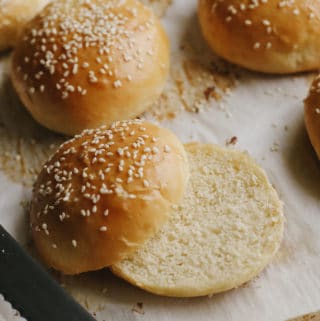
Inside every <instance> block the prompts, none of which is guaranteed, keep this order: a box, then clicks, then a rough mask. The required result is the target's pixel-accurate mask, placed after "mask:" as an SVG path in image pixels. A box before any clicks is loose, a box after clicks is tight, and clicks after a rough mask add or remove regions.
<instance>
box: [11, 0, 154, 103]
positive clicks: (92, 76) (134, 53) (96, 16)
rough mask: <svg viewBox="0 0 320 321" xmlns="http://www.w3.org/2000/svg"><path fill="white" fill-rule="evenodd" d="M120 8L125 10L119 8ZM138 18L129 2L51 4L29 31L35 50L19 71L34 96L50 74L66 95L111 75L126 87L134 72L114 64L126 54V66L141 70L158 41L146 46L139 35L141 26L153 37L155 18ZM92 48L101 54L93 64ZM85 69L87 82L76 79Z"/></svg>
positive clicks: (67, 0) (98, 0) (99, 0)
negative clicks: (90, 61)
mask: <svg viewBox="0 0 320 321" xmlns="http://www.w3.org/2000/svg"><path fill="white" fill-rule="evenodd" d="M118 7H121V11H123V10H124V11H125V12H124V13H122V12H121V11H120V10H117V8H118ZM137 17H138V15H137V8H136V7H135V6H134V5H132V4H130V3H128V4H126V1H125V0H123V1H116V0H112V1H103V0H96V1H93V0H79V1H78V5H77V6H74V2H73V1H72V0H65V1H57V2H53V3H51V4H50V5H49V6H48V7H47V9H46V10H45V11H44V12H43V13H42V14H40V18H41V24H38V25H37V26H36V27H34V28H32V29H30V30H28V31H27V32H26V34H25V36H24V38H23V41H24V42H26V43H27V44H29V45H30V47H31V48H32V49H33V51H31V52H32V53H31V54H30V55H29V56H25V57H23V59H22V63H21V64H20V65H19V66H18V67H17V69H16V70H17V72H19V73H21V74H22V77H23V79H24V81H26V82H27V81H28V87H29V88H28V92H29V94H31V95H33V94H35V92H36V88H39V91H40V92H41V93H43V92H44V90H45V87H44V84H42V83H40V84H39V82H41V79H42V77H43V76H44V75H47V76H48V75H49V76H50V75H51V76H55V78H58V79H57V84H56V87H55V89H56V90H57V91H58V92H59V94H60V97H61V99H68V98H70V97H71V96H72V95H81V96H84V95H86V94H87V93H88V90H89V89H90V87H91V86H94V85H95V84H97V83H99V82H102V83H105V79H106V78H107V79H108V78H109V80H110V82H111V84H112V85H113V87H114V88H116V89H117V88H121V87H122V86H123V82H124V81H131V80H132V76H131V75H130V74H127V75H126V74H124V75H123V74H120V73H119V72H118V71H117V69H116V68H115V66H114V65H113V64H112V63H113V62H115V61H117V64H119V63H120V62H119V58H118V57H122V62H123V63H124V64H129V63H130V64H134V65H135V66H136V69H137V70H141V69H143V66H144V65H145V60H146V59H150V58H148V57H151V56H154V51H155V48H154V47H153V44H152V41H151V42H148V43H149V44H150V45H149V46H146V47H145V48H143V49H142V48H141V47H140V46H139V45H138V44H137V40H136V36H135V35H136V33H137V30H139V31H140V32H145V33H146V37H149V36H150V35H151V33H150V32H149V31H150V30H151V29H152V28H153V25H154V23H153V16H150V17H147V18H146V19H144V20H142V19H141V21H140V18H139V19H138V18H137ZM132 21H134V23H132ZM132 26H133V27H132ZM139 37H140V36H139ZM56 39H58V41H57V40H56ZM151 39H152V38H151ZM38 43H39V46H37V45H36V44H38ZM136 47H137V48H136ZM92 50H95V51H96V56H95V59H94V62H93V63H89V62H88V61H86V60H85V59H86V52H87V51H90V52H89V54H90V56H92V54H91V52H92ZM119 52H120V55H119ZM121 52H122V53H121ZM115 57H116V58H115ZM36 62H38V63H36ZM31 64H32V67H33V69H32V70H31V71H30V66H31ZM80 68H82V69H83V70H86V72H87V76H88V77H87V78H88V82H87V84H86V85H83V83H81V84H79V83H78V79H77V78H76V77H74V76H75V75H77V74H78V72H79V69H80ZM110 78H111V79H110ZM35 84H37V86H35Z"/></svg>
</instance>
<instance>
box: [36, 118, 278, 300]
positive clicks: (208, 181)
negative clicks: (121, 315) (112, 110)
mask: <svg viewBox="0 0 320 321" xmlns="http://www.w3.org/2000/svg"><path fill="white" fill-rule="evenodd" d="M189 176H190V178H189ZM283 223H284V219H283V213H282V204H281V202H280V200H279V198H278V195H277V193H276V192H275V190H274V188H273V187H272V186H271V184H270V183H269V181H268V179H267V177H266V175H265V173H264V171H263V170H262V169H261V168H260V167H259V166H258V165H257V164H256V163H255V161H253V160H252V159H251V158H250V157H249V156H248V155H247V154H244V153H241V152H237V151H233V150H228V149H223V148H219V147H216V146H213V145H202V144H189V145H185V147H183V145H182V144H181V142H180V141H179V140H178V139H177V137H176V136H175V135H174V134H173V133H171V132H170V131H169V130H167V129H164V128H160V127H158V126H157V125H154V124H151V123H148V122H145V121H140V120H135V121H122V122H116V123H113V124H112V125H111V127H110V128H106V127H102V128H99V129H95V130H86V131H84V132H83V133H82V134H81V135H78V136H76V137H75V138H74V139H72V140H70V141H68V142H66V143H65V144H63V145H62V146H61V147H60V148H59V150H58V151H57V152H56V153H55V154H54V155H53V157H52V158H51V159H50V160H49V161H48V162H47V163H46V165H45V166H44V168H43V170H42V172H41V173H40V175H39V177H38V179H37V182H36V184H35V187H34V193H33V200H32V204H31V231H32V235H33V238H34V241H35V245H36V247H37V249H38V251H39V253H40V254H41V256H42V258H43V259H44V261H45V262H46V263H47V265H48V266H50V267H53V268H55V269H58V270H60V271H61V272H63V273H66V274H77V273H82V272H86V271H91V270H97V269H101V268H103V267H111V270H112V271H113V272H114V273H115V274H117V275H119V276H121V277H123V278H124V279H126V280H128V281H129V282H131V283H132V284H134V285H136V286H139V287H141V288H143V289H145V290H147V291H150V292H152V293H156V294H160V295H166V296H183V297H191V296H201V295H206V294H212V293H217V292H221V291H225V290H228V289H231V288H234V287H237V286H239V285H241V284H242V283H244V282H247V281H249V280H250V279H251V278H253V277H254V276H256V275H257V274H258V273H259V272H260V271H261V270H262V269H263V268H264V267H265V266H266V265H267V264H268V263H269V262H270V261H271V259H272V257H273V256H274V254H275V253H276V251H277V250H278V248H279V246H280V242H281V239H282V234H283Z"/></svg>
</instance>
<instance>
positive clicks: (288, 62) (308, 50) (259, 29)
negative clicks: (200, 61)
mask: <svg viewBox="0 0 320 321" xmlns="http://www.w3.org/2000/svg"><path fill="white" fill-rule="evenodd" d="M198 15H199V21H200V25H201V29H202V32H203V35H204V37H205V39H206V40H207V42H208V44H209V45H210V47H211V48H212V49H213V51H215V52H216V53H217V54H218V55H219V56H221V57H222V58H225V59H226V60H229V61H230V62H233V63H235V64H237V65H240V66H243V67H246V68H248V69H251V70H255V71H261V72H265V73H277V74H286V73H296V72H300V71H306V70H313V69H318V68H320V56H319V51H320V2H318V1H314V0H301V1H280V0H268V1H267V0H266V1H259V0H258V1H251V0H244V1H238V0H223V1H221V0H199V7H198Z"/></svg>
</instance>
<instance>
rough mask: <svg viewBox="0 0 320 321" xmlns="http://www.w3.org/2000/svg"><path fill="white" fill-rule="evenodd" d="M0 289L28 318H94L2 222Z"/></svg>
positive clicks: (73, 320)
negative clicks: (23, 247)
mask: <svg viewBox="0 0 320 321" xmlns="http://www.w3.org/2000/svg"><path fill="white" fill-rule="evenodd" d="M0 293H1V294H2V295H3V296H4V297H5V299H6V300H8V301H9V302H10V303H11V304H12V306H13V307H14V308H15V309H17V310H18V311H19V312H20V313H21V315H22V316H23V317H25V318H26V319H27V320H28V321H44V320H46V321H95V319H94V318H93V317H92V316H91V315H90V314H89V313H88V312H87V311H86V310H85V309H84V308H82V307H81V306H80V305H79V304H78V303H77V302H76V301H75V300H74V299H72V298H71V296H70V295H68V294H67V293H66V292H65V291H64V290H63V289H62V288H61V286H60V285H59V284H58V283H57V282H56V281H55V280H54V279H53V278H52V277H51V276H50V274H49V273H48V272H47V271H45V269H44V268H42V267H41V266H40V265H39V264H38V263H37V262H36V261H35V260H34V259H33V258H32V257H31V256H30V255H28V254H27V253H26V252H25V251H24V250H23V249H22V247H21V246H20V245H19V244H18V243H17V242H16V241H15V240H14V238H13V237H12V236H11V235H10V234H9V233H8V232H7V231H6V230H5V229H4V228H3V227H2V226H1V225H0Z"/></svg>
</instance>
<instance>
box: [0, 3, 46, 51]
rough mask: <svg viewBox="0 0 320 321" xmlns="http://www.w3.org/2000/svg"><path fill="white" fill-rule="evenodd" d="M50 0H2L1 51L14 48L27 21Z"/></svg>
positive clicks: (0, 15) (0, 23) (0, 7)
mask: <svg viewBox="0 0 320 321" xmlns="http://www.w3.org/2000/svg"><path fill="white" fill-rule="evenodd" d="M49 1H50V0H28V1H25V0H0V51H2V50H6V49H9V48H12V47H13V46H14V45H15V44H16V41H17V39H18V36H19V33H20V32H21V30H22V29H23V27H24V25H25V24H26V22H27V21H29V20H30V19H32V18H33V17H34V16H35V15H36V14H37V13H38V12H39V11H40V10H41V9H42V8H43V7H44V6H45V5H46V4H47V3H49Z"/></svg>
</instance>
